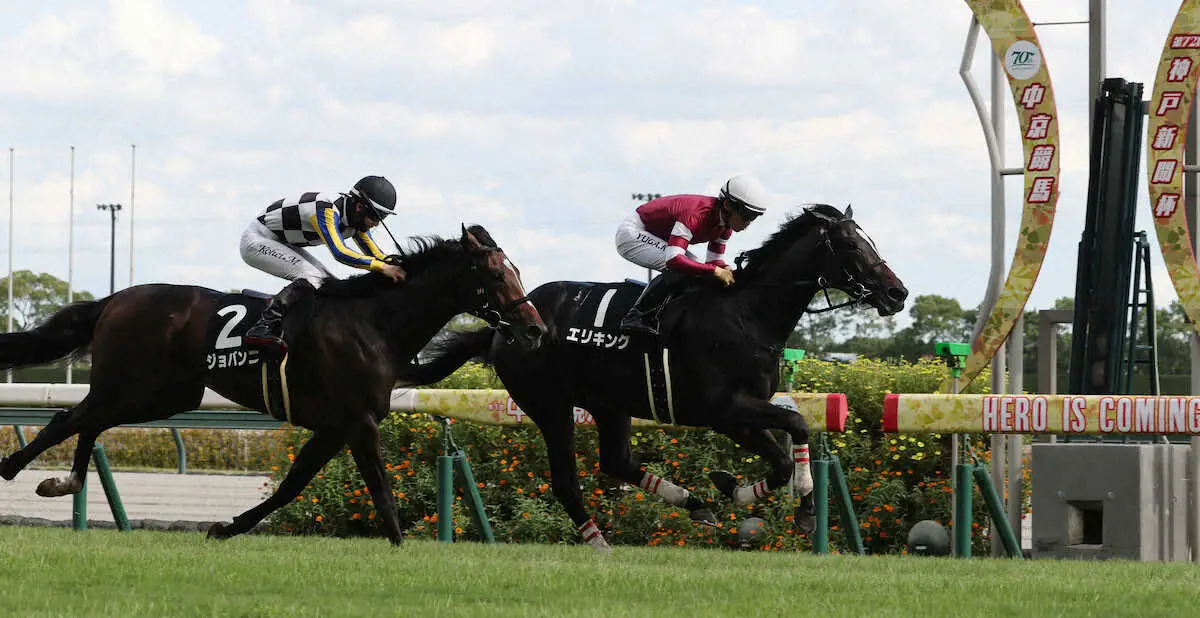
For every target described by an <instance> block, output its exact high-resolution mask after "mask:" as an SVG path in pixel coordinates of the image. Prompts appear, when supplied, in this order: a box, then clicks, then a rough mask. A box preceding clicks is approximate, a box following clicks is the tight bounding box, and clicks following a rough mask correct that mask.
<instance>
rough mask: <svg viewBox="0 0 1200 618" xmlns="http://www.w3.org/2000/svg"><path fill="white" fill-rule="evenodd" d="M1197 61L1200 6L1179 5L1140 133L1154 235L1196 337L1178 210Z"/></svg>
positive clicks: (1196, 293)
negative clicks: (1147, 117) (1143, 139)
mask: <svg viewBox="0 0 1200 618" xmlns="http://www.w3.org/2000/svg"><path fill="white" fill-rule="evenodd" d="M1198 61H1200V1H1197V0H1184V2H1183V4H1182V5H1181V6H1180V7H1179V13H1178V14H1176V16H1175V23H1173V24H1172V25H1171V31H1170V33H1169V34H1168V35H1167V42H1166V44H1165V45H1164V46H1163V52H1162V56H1161V57H1160V58H1159V62H1158V74H1157V76H1156V77H1155V79H1154V93H1153V95H1152V96H1151V97H1150V107H1149V108H1148V110H1147V111H1148V112H1149V115H1150V123H1149V126H1148V127H1147V129H1146V141H1147V145H1146V175H1147V176H1148V183H1147V184H1148V186H1149V187H1150V208H1151V209H1152V210H1153V211H1154V229H1155V232H1156V233H1157V235H1158V246H1159V248H1160V249H1161V250H1162V256H1163V261H1164V262H1166V264H1167V272H1168V273H1169V274H1170V275H1171V283H1172V284H1174V286H1175V293H1176V294H1178V295H1179V302H1180V304H1182V305H1183V310H1184V312H1185V313H1187V316H1188V318H1189V319H1191V322H1192V327H1193V328H1196V329H1198V330H1197V332H1200V273H1198V272H1197V268H1196V256H1195V253H1194V252H1193V251H1192V238H1191V235H1190V234H1189V233H1188V228H1187V215H1186V214H1185V213H1184V208H1183V205H1184V204H1183V174H1184V172H1183V162H1184V159H1183V147H1184V136H1186V135H1187V130H1188V118H1189V117H1190V116H1189V115H1188V114H1189V113H1190V111H1191V108H1192V99H1193V95H1194V94H1195V92H1196V63H1197V62H1198Z"/></svg>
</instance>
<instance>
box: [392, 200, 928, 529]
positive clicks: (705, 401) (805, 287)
mask: <svg viewBox="0 0 1200 618" xmlns="http://www.w3.org/2000/svg"><path fill="white" fill-rule="evenodd" d="M851 217H852V212H851V209H849V208H847V209H846V212H845V213H842V212H841V211H840V210H838V209H837V208H834V207H832V206H827V205H815V206H812V207H810V208H807V209H805V210H804V212H803V213H802V214H800V215H798V216H796V217H794V218H792V219H790V220H789V221H787V222H786V223H784V224H783V225H782V227H781V228H780V229H779V230H778V231H777V232H775V234H774V235H772V236H771V237H770V238H769V239H768V240H767V241H766V242H765V243H763V245H762V246H761V247H759V248H757V249H754V250H752V251H749V252H747V253H746V254H745V255H744V256H743V257H742V258H739V260H738V270H737V271H736V283H734V284H733V285H732V286H730V287H728V288H720V287H719V286H714V285H707V284H705V283H699V282H698V285H697V286H696V287H695V289H693V290H691V291H690V292H688V293H686V294H683V295H681V296H680V297H679V298H678V299H677V300H675V301H672V302H670V303H669V304H668V305H667V306H666V307H665V308H664V309H663V311H662V316H661V317H662V320H661V323H662V334H661V335H660V338H661V341H640V340H632V341H631V340H629V339H628V338H627V337H626V336H623V335H619V334H615V333H614V332H611V330H606V328H605V325H606V324H607V325H613V326H615V323H616V321H617V320H619V317H620V314H622V313H623V312H624V309H625V307H627V306H628V305H629V304H630V303H631V302H632V299H633V298H634V297H636V292H637V290H636V288H634V289H629V288H633V286H632V285H630V284H595V283H578V282H566V281H560V282H554V283H548V284H546V285H543V286H540V287H538V288H537V289H536V290H534V291H533V292H532V293H531V294H530V295H529V298H530V299H531V300H532V301H533V303H534V305H535V306H537V308H538V311H539V312H540V313H541V315H542V316H543V318H545V319H546V324H547V326H548V327H549V331H548V337H547V341H546V342H545V343H544V344H543V345H542V347H541V348H540V349H538V350H535V351H528V350H523V349H521V348H519V347H517V346H513V345H510V344H509V343H508V342H506V341H505V339H504V337H502V336H500V335H498V334H497V333H496V332H495V330H494V329H491V328H485V329H482V330H479V331H476V332H473V333H464V334H460V335H456V336H453V337H450V338H447V339H445V340H442V341H435V342H434V344H433V345H431V346H430V348H429V349H427V350H426V351H425V354H427V355H428V356H427V358H428V360H427V362H425V363H423V364H420V365H414V366H413V367H412V368H410V370H409V371H408V372H407V373H406V374H405V375H404V376H402V380H406V381H408V382H411V383H416V384H421V383H429V382H432V381H436V380H439V379H441V378H443V377H445V376H446V375H448V374H449V373H451V372H453V371H454V370H455V369H456V368H458V367H459V366H461V365H462V364H463V363H464V362H466V361H468V360H470V359H472V358H480V357H481V358H483V359H484V360H486V361H489V362H491V363H492V364H493V365H494V367H495V369H496V373H497V374H498V375H499V377H500V379H501V380H503V382H504V385H505V386H506V387H507V389H508V391H509V394H510V395H511V396H512V398H513V400H514V401H516V402H517V404H518V405H519V406H520V407H521V409H522V410H523V411H524V412H525V413H526V414H527V415H529V417H530V418H531V419H533V421H534V422H535V423H536V424H537V426H538V427H539V429H540V430H541V432H542V436H543V437H544V438H545V440H546V449H547V451H548V458H549V461H550V468H551V478H552V486H553V488H554V495H555V496H556V497H557V498H558V500H559V501H560V502H561V503H562V504H563V506H564V507H565V508H566V511H567V514H568V515H569V516H570V517H571V519H572V521H574V522H575V525H577V526H578V527H579V530H580V533H581V534H582V535H583V538H584V539H585V540H586V541H588V542H589V543H591V544H592V545H593V546H594V547H596V548H597V549H601V550H603V549H607V547H608V546H607V544H606V543H605V541H604V539H603V537H602V536H601V534H600V532H599V530H598V529H597V528H596V525H595V523H593V522H592V520H591V518H590V517H589V516H588V514H587V513H586V512H585V511H584V507H583V501H582V497H581V495H580V492H579V487H578V484H577V482H576V471H575V455H574V450H575V449H574V435H575V424H574V418H573V416H574V415H573V406H580V407H582V408H585V409H587V410H588V411H589V412H590V413H591V414H592V416H593V417H594V418H595V420H596V427H597V430H598V431H599V438H600V469H601V471H603V472H605V473H606V474H609V475H611V476H613V477H615V478H617V479H620V480H622V481H625V482H627V483H631V484H634V485H638V486H640V487H642V488H644V489H646V490H647V491H649V492H651V493H655V494H657V495H659V496H660V497H662V498H663V499H665V500H666V501H667V502H669V503H671V504H673V505H676V506H680V507H684V508H687V509H688V510H689V511H691V514H692V518H693V519H694V520H697V521H701V522H704V523H712V520H713V517H712V514H711V511H709V510H708V509H707V508H706V507H705V505H704V503H703V502H702V501H700V500H699V499H698V498H696V497H694V496H692V495H691V494H690V493H689V492H688V491H687V490H686V489H684V488H682V487H679V486H677V485H675V484H674V483H671V482H670V481H668V480H666V479H662V478H659V477H657V476H655V475H653V474H650V473H649V472H644V471H643V470H642V469H641V468H640V466H639V464H638V463H637V462H635V461H634V460H633V458H632V455H631V447H630V425H631V423H630V417H634V416H636V417H638V418H646V419H652V418H653V419H657V420H659V421H663V422H670V423H674V424H678V425H685V426H699V427H711V428H712V429H713V430H715V431H718V432H720V433H722V434H725V435H727V436H729V437H730V438H732V439H733V440H734V441H736V442H738V443H739V444H741V445H742V446H743V447H744V448H746V449H748V450H750V451H752V452H754V453H756V454H758V455H760V456H762V457H763V458H764V460H766V461H767V462H769V464H770V466H771V469H772V472H771V474H770V475H769V476H768V478H767V479H766V480H765V481H760V482H758V483H754V484H752V485H748V486H744V487H736V482H735V481H734V480H733V478H732V477H731V476H728V475H727V474H725V475H724V476H722V475H716V476H714V478H713V481H714V482H715V483H716V484H717V486H718V487H719V488H720V489H722V491H723V492H724V493H725V494H726V495H727V496H728V497H730V498H731V499H733V500H734V501H735V502H737V503H739V504H745V503H749V502H750V501H753V500H754V499H756V498H759V497H762V496H763V495H765V494H766V493H767V492H768V491H769V490H773V489H776V488H779V487H782V486H784V485H785V484H787V483H788V482H789V481H791V482H792V483H793V489H794V490H795V495H796V496H807V495H808V494H810V493H811V491H812V477H811V474H810V473H809V468H808V465H807V463H806V462H807V460H808V439H809V431H808V427H807V425H806V424H805V421H804V418H803V417H802V416H800V415H799V414H796V413H794V412H792V411H790V410H787V409H785V408H782V407H779V406H775V405H772V404H771V403H770V402H769V399H770V397H771V396H772V395H773V394H774V392H775V389H776V388H777V386H778V363H779V355H780V353H781V350H782V348H783V346H784V343H785V342H786V341H787V338H788V335H790V334H791V333H792V331H793V329H794V328H795V325H796V322H797V321H798V320H799V319H800V317H801V315H802V314H803V313H804V312H805V311H806V310H807V308H808V307H809V304H810V302H811V301H812V299H813V297H814V296H815V295H816V294H817V292H818V291H822V290H828V289H831V288H832V289H838V290H841V291H843V292H845V293H846V294H848V295H849V297H850V298H851V302H852V303H857V302H863V303H868V304H869V305H871V306H873V307H874V308H876V309H877V310H878V312H879V314H880V315H891V314H894V313H896V312H898V311H900V310H901V309H902V308H903V306H904V300H905V298H906V297H907V296H908V290H907V289H905V287H904V285H903V284H902V283H901V282H900V280H899V279H897V278H896V275H895V274H894V273H893V272H892V270H891V269H890V268H889V267H888V266H887V264H886V263H885V262H884V260H883V259H881V258H880V257H879V255H878V253H877V252H876V249H875V246H874V244H873V243H872V242H871V241H870V239H868V238H867V237H866V235H865V234H864V233H863V231H862V229H861V228H860V227H859V226H858V224H857V223H855V222H854V220H853V219H852V218H851ZM614 290H615V291H614ZM622 298H623V299H625V300H624V301H620V300H619V299H622ZM664 350H666V351H667V352H666V353H665V354H664ZM664 357H665V358H666V362H663V363H662V366H661V367H659V363H660V360H659V359H660V358H664ZM655 381H659V382H661V383H662V384H661V386H659V387H655V386H654V384H653V383H654V382H655ZM771 429H778V430H783V431H785V432H787V433H788V434H790V436H791V438H792V440H793V444H794V445H796V446H794V447H793V452H792V453H787V452H785V451H784V449H783V448H781V446H780V445H779V443H778V442H777V441H776V439H775V438H774V436H772V434H771V433H770V432H769V431H768V430H771ZM793 473H794V474H793ZM805 499H806V500H807V502H808V506H809V508H811V497H807V498H805Z"/></svg>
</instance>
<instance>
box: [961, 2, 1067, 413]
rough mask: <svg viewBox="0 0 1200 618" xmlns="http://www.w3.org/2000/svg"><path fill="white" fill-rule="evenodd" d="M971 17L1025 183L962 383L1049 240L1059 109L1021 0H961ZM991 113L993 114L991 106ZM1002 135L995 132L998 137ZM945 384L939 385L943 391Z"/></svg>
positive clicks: (987, 355) (1003, 331)
mask: <svg viewBox="0 0 1200 618" xmlns="http://www.w3.org/2000/svg"><path fill="white" fill-rule="evenodd" d="M967 5H968V6H970V7H971V10H972V11H974V12H975V19H976V20H978V21H979V24H980V25H981V26H982V27H983V29H984V31H985V32H987V34H988V37H990V38H991V40H992V48H993V50H994V51H995V52H996V56H997V57H998V58H999V59H1000V62H1001V63H1002V64H1003V66H1004V71H1005V73H1006V74H1007V75H1008V84H1009V87H1010V88H1011V89H1012V93H1013V101H1014V102H1015V103H1016V106H1017V119H1018V120H1019V122H1020V128H1021V142H1022V144H1023V145H1024V147H1023V150H1024V160H1025V188H1024V199H1023V203H1024V209H1023V211H1022V213H1021V227H1020V233H1019V234H1018V236H1017V247H1016V250H1015V252H1014V253H1013V260H1012V265H1011V266H1010V267H1009V270H1008V277H1007V278H1006V279H1005V281H1004V288H1003V289H1002V290H1001V292H1000V296H999V297H998V298H997V299H996V304H995V305H994V306H993V307H992V311H991V313H990V314H988V317H987V321H986V322H985V323H984V326H983V329H982V330H981V331H980V332H979V337H978V338H977V339H976V340H975V341H974V342H972V344H971V355H970V356H969V357H967V362H966V368H965V370H964V371H963V376H962V381H961V385H963V386H966V385H967V384H969V383H970V382H971V380H973V379H975V377H976V376H978V375H979V374H980V372H982V371H983V370H984V368H985V367H987V365H988V363H989V362H991V360H992V357H993V356H995V355H996V351H997V350H999V349H1000V346H1001V345H1003V344H1004V340H1005V339H1007V338H1008V334H1009V331H1011V330H1012V328H1013V325H1014V324H1015V323H1016V321H1017V318H1019V317H1021V312H1022V311H1023V310H1024V309H1025V301H1026V300H1027V299H1028V298H1029V293H1030V291H1032V290H1033V284H1034V283H1035V282H1037V277H1038V273H1039V272H1040V271H1041V269H1042V260H1043V258H1045V256H1046V247H1047V246H1048V245H1049V243H1050V229H1051V227H1052V226H1053V224H1054V210H1055V206H1056V205H1057V204H1058V167H1059V148H1058V145H1059V144H1058V109H1057V107H1056V106H1055V104H1054V89H1053V88H1052V87H1051V85H1050V73H1049V70H1048V69H1047V68H1046V61H1045V55H1044V54H1043V53H1042V48H1041V46H1040V45H1039V44H1038V39H1037V34H1036V33H1035V32H1034V30H1033V24H1032V23H1031V22H1030V21H1029V16H1028V15H1026V13H1025V9H1024V7H1022V6H1021V2H1020V0H967ZM993 113H1000V111H999V110H993ZM1000 137H1001V139H1003V137H1002V136H1000ZM950 386H951V383H950V382H949V381H947V382H946V384H944V385H943V387H942V388H943V390H945V391H949V390H950Z"/></svg>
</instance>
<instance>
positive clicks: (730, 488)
mask: <svg viewBox="0 0 1200 618" xmlns="http://www.w3.org/2000/svg"><path fill="white" fill-rule="evenodd" d="M721 433H724V434H725V435H727V436H729V437H730V438H731V439H733V441H735V442H737V443H738V444H739V445H740V446H741V447H742V448H745V449H746V450H748V451H750V452H751V453H754V454H756V455H758V456H759V457H762V458H763V460H764V461H766V462H767V463H768V464H769V465H770V466H771V472H770V473H768V475H767V478H766V479H765V480H761V481H758V482H756V483H752V484H749V485H743V486H741V487H739V486H738V484H737V479H736V478H735V477H734V476H733V475H732V474H730V473H728V472H726V471H724V470H717V471H715V472H712V473H711V474H709V478H710V479H712V482H713V485H716V487H717V489H719V490H720V491H721V493H722V494H724V495H725V497H726V498H729V499H730V500H732V501H733V503H734V504H737V505H745V504H750V503H752V502H754V501H755V500H757V499H758V498H760V497H763V496H766V495H767V494H768V493H770V492H773V491H775V490H777V489H779V488H780V487H783V486H785V485H787V483H788V482H789V481H791V482H792V483H793V485H792V495H793V496H796V497H799V498H800V503H799V504H798V505H797V506H796V509H795V512H794V513H793V515H792V516H793V519H794V520H795V521H796V524H797V525H798V526H799V527H800V529H801V530H803V531H805V532H808V531H810V530H812V529H813V528H814V527H815V526H816V510H815V503H814V502H813V497H812V486H811V484H810V485H809V490H808V493H805V494H801V492H800V490H799V489H797V488H796V485H795V481H794V478H795V474H794V472H798V471H799V470H800V469H801V467H803V469H804V470H805V471H808V466H807V463H804V464H800V463H798V462H794V461H793V458H789V457H788V455H787V453H785V452H784V450H783V448H782V447H781V445H780V444H779V442H778V441H777V440H776V439H775V436H773V435H771V433H770V432H769V431H767V430H765V429H729V430H726V431H721ZM792 451H793V453H795V452H796V449H795V448H794V447H793V449H792ZM805 452H806V453H807V449H806V451H805Z"/></svg>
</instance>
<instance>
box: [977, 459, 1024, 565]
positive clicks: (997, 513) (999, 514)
mask: <svg viewBox="0 0 1200 618" xmlns="http://www.w3.org/2000/svg"><path fill="white" fill-rule="evenodd" d="M974 472H975V483H976V484H978V485H979V493H981V494H983V499H984V501H985V502H987V508H988V514H989V515H991V517H992V525H993V526H995V527H996V531H997V532H999V533H1000V540H1001V541H1002V542H1003V543H1004V549H1005V551H1007V552H1008V557H1009V558H1018V559H1021V558H1024V557H1025V555H1024V554H1022V553H1021V546H1020V544H1018V543H1017V537H1016V535H1014V534H1013V529H1012V526H1011V525H1010V524H1009V523H1008V513H1007V511H1005V510H1004V505H1003V504H1001V503H1000V495H999V494H997V493H996V487H995V485H993V484H992V478H991V475H990V474H988V469H987V468H986V467H984V466H981V465H978V464H976V465H975V470H974Z"/></svg>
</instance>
